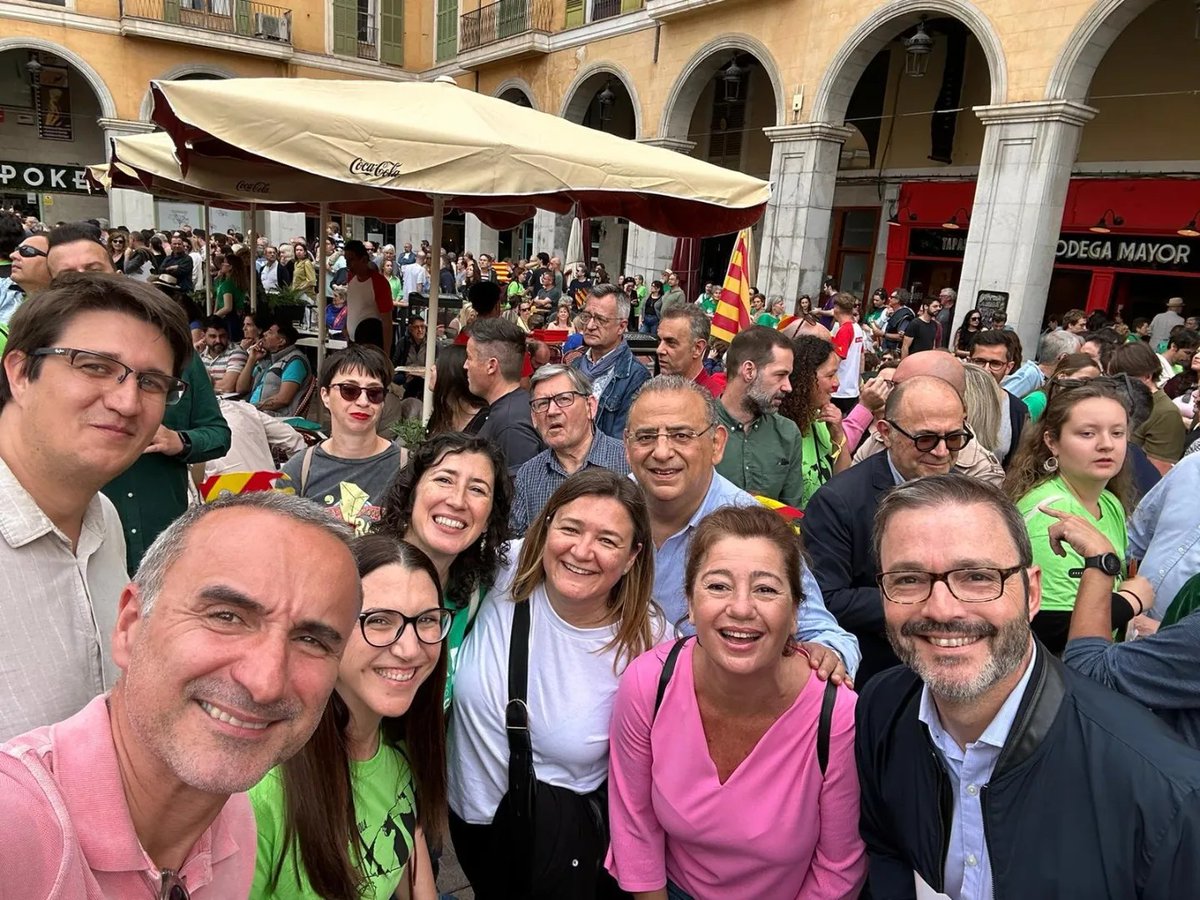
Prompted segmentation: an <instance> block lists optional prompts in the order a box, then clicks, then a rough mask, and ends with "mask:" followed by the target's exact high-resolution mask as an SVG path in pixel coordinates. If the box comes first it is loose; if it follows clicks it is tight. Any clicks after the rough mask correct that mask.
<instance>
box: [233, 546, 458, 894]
mask: <svg viewBox="0 0 1200 900" xmlns="http://www.w3.org/2000/svg"><path fill="white" fill-rule="evenodd" d="M352 549H353V551H354V557H355V560H356V561H357V563H358V573H359V576H360V577H361V578H362V588H363V608H362V614H361V615H360V616H359V617H358V628H357V629H355V631H354V632H353V633H352V634H351V635H350V639H349V641H347V643H346V648H345V651H344V652H343V654H342V659H341V663H340V664H339V666H338V680H337V685H336V687H335V689H334V692H333V695H332V696H331V697H330V698H329V705H328V706H327V707H326V709H325V714H324V716H322V718H321V722H320V724H318V726H317V730H316V731H315V732H314V733H313V736H312V738H311V739H310V740H309V742H308V743H307V744H306V745H305V746H304V749H303V750H301V751H300V753H298V754H297V755H296V756H295V757H293V758H292V759H290V760H288V761H287V762H285V763H284V764H283V765H281V766H277V767H276V768H274V769H272V770H271V771H270V772H268V773H267V776H266V777H265V778H264V779H263V780H262V781H261V782H259V783H258V784H257V785H256V786H255V787H253V788H251V790H250V800H251V803H252V804H253V806H254V815H255V819H256V820H257V823H258V854H257V859H256V863H255V873H254V885H253V887H252V888H251V892H250V896H251V897H252V898H255V900H266V898H273V900H274V898H277V900H284V898H287V900H309V898H312V900H361V898H380V900H382V898H390V897H397V896H405V897H411V898H413V900H435V898H436V897H437V888H436V887H435V885H434V877H433V867H432V865H431V863H430V859H429V851H428V846H427V843H426V838H425V836H426V835H432V836H433V837H434V840H436V839H437V836H438V835H440V834H441V833H442V830H443V828H444V826H445V819H446V753H445V746H446V744H445V727H444V724H445V720H444V713H443V711H442V693H443V691H444V690H445V685H446V665H447V662H446V659H447V656H448V651H447V649H446V636H447V635H448V634H449V633H450V626H451V624H452V622H453V615H452V614H451V612H450V610H448V609H446V608H445V607H444V606H443V605H442V601H441V597H442V586H441V581H440V579H439V578H438V574H437V570H436V569H435V568H434V566H433V563H432V562H430V560H429V557H427V556H426V555H425V554H424V553H422V552H421V551H420V550H418V549H417V548H416V547H414V546H412V545H411V544H408V543H405V542H404V541H401V540H399V539H397V538H395V537H392V536H389V535H383V534H372V535H367V536H365V537H360V538H358V539H357V540H356V541H355V542H354V545H353V548H352Z"/></svg>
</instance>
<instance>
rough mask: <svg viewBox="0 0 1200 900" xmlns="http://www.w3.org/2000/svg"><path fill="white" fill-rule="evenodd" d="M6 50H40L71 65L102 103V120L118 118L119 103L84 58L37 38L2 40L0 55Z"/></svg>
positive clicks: (0, 41) (51, 42)
mask: <svg viewBox="0 0 1200 900" xmlns="http://www.w3.org/2000/svg"><path fill="white" fill-rule="evenodd" d="M6 50H40V51H42V52H43V53H50V54H52V55H54V56H57V57H58V58H59V59H61V60H63V61H64V62H66V63H69V64H70V66H71V68H73V69H75V71H77V72H78V73H79V74H80V75H82V76H83V78H84V80H85V81H87V83H88V85H89V86H91V89H92V91H93V92H94V93H95V95H96V99H97V100H98V101H99V103H100V115H101V118H105V119H115V118H117V103H116V101H115V100H113V95H112V92H111V91H109V89H108V85H107V84H105V83H104V79H103V78H101V77H100V75H99V73H98V72H97V71H96V70H95V69H93V68H92V67H91V66H90V65H88V63H87V62H86V61H85V60H84V58H83V57H82V56H79V55H78V54H76V53H73V52H71V51H70V50H68V49H67V48H66V47H63V46H61V45H59V44H55V43H54V42H53V41H47V40H43V39H42V38H35V37H11V38H0V53H3V52H4V51H6Z"/></svg>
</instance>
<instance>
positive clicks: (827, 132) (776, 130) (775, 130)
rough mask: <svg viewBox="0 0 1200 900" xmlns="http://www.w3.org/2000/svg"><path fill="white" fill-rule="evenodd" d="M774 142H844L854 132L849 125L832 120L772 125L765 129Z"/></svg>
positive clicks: (769, 138)
mask: <svg viewBox="0 0 1200 900" xmlns="http://www.w3.org/2000/svg"><path fill="white" fill-rule="evenodd" d="M763 134H765V135H766V136H767V140H769V141H770V142H771V143H772V144H779V143H784V142H787V141H833V142H834V143H837V144H844V143H846V141H848V140H849V139H850V136H851V135H852V134H854V129H853V128H851V127H850V126H849V125H834V124H832V123H830V122H802V123H800V124H799V125H771V126H768V127H766V128H764V129H763Z"/></svg>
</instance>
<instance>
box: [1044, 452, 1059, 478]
mask: <svg viewBox="0 0 1200 900" xmlns="http://www.w3.org/2000/svg"><path fill="white" fill-rule="evenodd" d="M1042 471H1044V472H1045V473H1046V474H1047V475H1053V474H1054V473H1055V472H1057V471H1058V457H1057V456H1050V457H1047V458H1046V461H1045V462H1044V463H1042Z"/></svg>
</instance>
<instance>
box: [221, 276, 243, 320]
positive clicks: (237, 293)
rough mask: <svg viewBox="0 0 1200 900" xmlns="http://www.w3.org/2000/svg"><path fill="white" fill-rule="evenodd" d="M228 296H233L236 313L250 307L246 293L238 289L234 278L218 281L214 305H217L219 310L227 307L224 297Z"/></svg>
mask: <svg viewBox="0 0 1200 900" xmlns="http://www.w3.org/2000/svg"><path fill="white" fill-rule="evenodd" d="M226 294H233V310H234V312H241V311H242V310H244V309H246V307H247V306H248V304H247V302H246V292H245V291H243V290H242V289H241V288H240V287H238V286H237V284H235V283H234V281H233V279H232V278H225V279H222V280H221V281H218V282H217V286H216V287H214V288H213V303H215V304H216V308H217V309H220V308H221V307H222V306H224V305H225V300H224V297H225V295H226Z"/></svg>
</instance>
